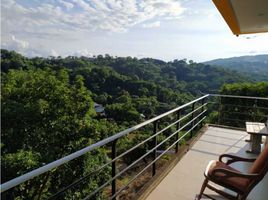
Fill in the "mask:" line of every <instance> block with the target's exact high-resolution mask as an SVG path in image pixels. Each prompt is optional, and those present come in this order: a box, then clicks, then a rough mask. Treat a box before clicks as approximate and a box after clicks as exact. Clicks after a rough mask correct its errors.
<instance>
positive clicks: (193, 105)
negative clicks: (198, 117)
mask: <svg viewBox="0 0 268 200" xmlns="http://www.w3.org/2000/svg"><path fill="white" fill-rule="evenodd" d="M194 107H195V103H193V104H192V125H191V126H192V127H191V128H192V130H191V135H190V137H191V138H192V137H193V132H194V130H193V127H194V120H193V119H194Z"/></svg>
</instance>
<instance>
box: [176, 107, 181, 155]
mask: <svg viewBox="0 0 268 200" xmlns="http://www.w3.org/2000/svg"><path fill="white" fill-rule="evenodd" d="M180 118H181V110H179V111H178V112H177V121H178V120H179V119H180ZM180 127H181V122H180V121H179V122H178V123H177V124H176V130H179V129H180ZM179 134H180V133H179V132H178V133H177V134H176V141H178V139H179ZM178 151H179V142H177V143H176V146H175V152H176V153H178Z"/></svg>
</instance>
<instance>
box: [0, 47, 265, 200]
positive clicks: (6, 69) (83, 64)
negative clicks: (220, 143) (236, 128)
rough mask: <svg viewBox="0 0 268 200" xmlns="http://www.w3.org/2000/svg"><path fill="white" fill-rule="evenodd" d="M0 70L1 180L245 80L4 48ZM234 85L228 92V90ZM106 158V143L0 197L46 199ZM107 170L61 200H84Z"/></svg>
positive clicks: (196, 67)
mask: <svg viewBox="0 0 268 200" xmlns="http://www.w3.org/2000/svg"><path fill="white" fill-rule="evenodd" d="M1 73H2V83H1V90H2V92H1V112H2V118H1V122H2V126H1V137H2V140H1V151H2V154H1V170H2V179H1V182H2V183H3V182H5V181H8V180H10V179H12V178H15V177H17V176H19V175H21V174H24V173H26V172H28V171H30V170H32V169H34V168H38V167H40V166H42V165H44V164H47V163H50V162H52V161H54V160H55V159H58V158H61V157H63V156H64V155H67V154H70V153H72V152H74V151H77V150H79V149H81V148H83V147H85V146H87V145H89V144H92V143H95V142H97V141H99V140H101V139H103V138H106V137H108V136H110V135H113V134H114V133H116V132H118V131H120V130H123V129H125V128H127V127H130V126H132V125H134V124H137V123H139V122H142V121H144V120H146V119H149V118H151V117H153V116H155V115H158V114H160V113H163V112H165V111H167V110H170V109H172V108H174V107H175V106H177V105H181V104H183V103H186V102H188V101H189V100H191V99H193V98H194V97H196V96H198V95H202V94H203V93H207V92H217V91H218V90H219V88H220V87H221V86H222V84H224V83H234V82H244V81H246V80H247V79H246V78H245V77H243V76H242V75H239V74H238V73H233V72H230V71H228V70H223V69H219V68H214V67H211V66H209V65H204V64H197V63H194V62H192V61H190V62H189V63H188V62H187V61H186V60H174V61H172V62H164V61H161V60H156V59H149V58H146V59H137V58H131V57H126V58H122V57H115V58H114V57H111V56H109V55H105V56H97V57H93V58H87V57H80V58H77V57H71V56H70V57H66V58H61V57H57V58H55V57H50V58H38V57H36V58H27V57H24V56H22V55H20V54H18V53H16V52H14V51H7V50H1ZM231 87H233V86H230V85H227V86H226V87H225V88H227V89H226V90H227V91H229V90H230V91H231V89H230V88H231ZM265 87H266V86H265ZM265 87H264V90H265V91H264V92H267V91H266V89H267V88H266V89H265ZM224 90H225V89H224V88H223V91H224ZM256 95H257V94H256ZM94 102H95V103H98V104H102V106H104V108H105V113H98V112H96V110H95V109H94ZM150 131H152V127H150V128H149V129H148V130H146V129H145V130H142V131H139V132H138V131H137V132H135V138H134V139H133V138H125V139H124V141H123V142H122V141H121V143H120V142H119V147H120V148H119V150H118V151H119V152H124V151H125V150H127V149H128V148H129V147H130V146H131V145H132V146H133V143H135V142H137V141H139V140H140V139H141V138H145V137H147V136H148V135H149V134H150ZM163 137H165V135H163ZM148 145H149V146H150V144H148ZM146 148H148V146H146V145H144V146H143V147H141V148H138V149H137V150H136V152H134V153H132V154H133V155H129V156H127V157H126V158H124V159H123V161H124V163H126V164H130V163H131V162H132V161H133V160H135V159H136V158H137V155H139V153H140V152H145V150H146ZM109 154H110V150H109V146H107V148H103V149H97V150H96V151H94V152H92V153H90V154H86V155H85V156H83V157H81V158H79V159H76V160H74V161H72V162H70V164H68V165H64V166H62V167H59V168H57V169H55V171H53V172H48V173H46V174H44V175H42V176H41V177H39V178H36V179H34V180H32V181H29V182H27V183H25V184H21V185H20V186H19V187H16V188H15V189H13V190H11V192H9V193H5V194H4V195H3V196H2V197H4V198H6V199H12V198H15V197H16V199H45V198H47V197H48V196H50V195H52V194H54V193H55V192H57V191H58V190H59V189H61V188H63V187H65V186H67V185H69V184H71V183H72V182H73V181H74V180H76V179H77V178H79V177H83V176H85V175H87V174H89V173H90V172H91V171H92V169H94V168H96V166H98V165H100V164H101V163H105V162H107V160H108V159H109V158H108V157H109ZM134 154H135V155H134ZM77 166H79V167H77ZM110 171H111V169H110V168H109V166H108V167H107V168H105V169H104V170H102V171H101V172H100V174H93V177H91V179H90V181H88V180H87V181H86V182H85V183H83V184H82V186H81V188H79V189H77V187H76V190H74V191H67V192H66V193H65V196H64V198H65V199H79V198H82V197H83V196H84V195H85V194H88V193H89V192H90V191H93V190H94V189H95V188H96V187H98V186H99V185H101V184H103V182H104V180H107V179H108V178H109V176H110V174H111V173H110ZM62 177H64V179H63V178H62ZM78 187H80V186H78ZM76 191H80V192H76ZM101 196H102V194H98V195H97V196H96V198H101ZM62 198H63V197H62Z"/></svg>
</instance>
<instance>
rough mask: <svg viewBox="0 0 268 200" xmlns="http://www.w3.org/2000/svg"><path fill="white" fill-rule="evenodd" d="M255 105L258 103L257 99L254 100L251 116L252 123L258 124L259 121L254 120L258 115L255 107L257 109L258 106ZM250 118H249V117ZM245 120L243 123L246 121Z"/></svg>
mask: <svg viewBox="0 0 268 200" xmlns="http://www.w3.org/2000/svg"><path fill="white" fill-rule="evenodd" d="M257 103H258V101H257V99H255V100H254V105H253V112H252V114H253V121H254V122H259V121H260V119H256V116H257V114H258V110H257V107H258V105H257ZM249 118H250V117H249ZM246 120H247V119H246ZM246 120H245V121H246Z"/></svg>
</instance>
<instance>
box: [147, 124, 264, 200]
mask: <svg viewBox="0 0 268 200" xmlns="http://www.w3.org/2000/svg"><path fill="white" fill-rule="evenodd" d="M248 138H249V136H248V134H247V133H246V132H244V131H239V130H233V129H226V128H218V127H208V129H207V131H206V132H205V133H204V134H203V135H202V136H201V137H200V138H199V140H198V141H197V142H196V143H195V144H194V145H193V147H192V148H191V149H190V150H189V151H188V152H187V154H186V155H185V156H184V157H183V158H182V159H181V160H180V161H179V162H178V164H177V165H176V166H175V167H174V168H173V169H172V171H171V172H170V173H169V174H168V175H167V176H166V177H165V178H164V179H163V180H162V181H161V183H160V184H159V185H158V186H157V187H156V188H155V189H154V190H153V191H152V192H151V193H150V195H149V196H148V197H147V199H146V200H194V199H195V196H196V195H197V194H198V193H199V191H200V187H201V185H202V183H203V180H204V175H203V173H204V170H205V168H206V166H207V164H208V162H209V161H210V160H218V157H219V155H220V154H223V153H231V154H236V155H239V156H243V157H256V155H254V154H248V153H246V152H245V151H246V150H247V149H248V148H249V144H248V143H247V142H245V139H248ZM233 166H234V167H235V168H237V169H239V170H241V171H244V172H246V171H247V169H248V168H249V166H250V164H249V163H242V162H239V163H236V164H234V165H233ZM205 194H208V195H211V196H212V197H213V198H215V199H223V198H222V197H220V196H219V195H217V194H216V193H214V192H212V191H211V190H209V189H206V190H205ZM203 199H208V198H206V197H203ZM266 199H268V174H267V175H266V176H265V177H264V179H263V180H262V182H261V183H259V184H258V185H257V186H256V187H255V188H254V190H253V191H252V192H251V193H250V195H249V197H248V200H266Z"/></svg>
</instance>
